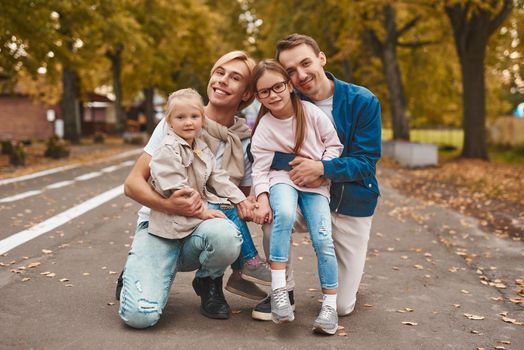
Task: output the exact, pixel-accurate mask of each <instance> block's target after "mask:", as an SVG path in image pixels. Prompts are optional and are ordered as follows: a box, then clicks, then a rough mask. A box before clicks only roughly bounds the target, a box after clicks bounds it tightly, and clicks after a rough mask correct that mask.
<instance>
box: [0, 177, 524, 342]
mask: <svg viewBox="0 0 524 350" xmlns="http://www.w3.org/2000/svg"><path fill="white" fill-rule="evenodd" d="M381 185H382V198H381V203H380V205H379V208H378V211H377V214H376V216H375V219H374V224H373V229H372V236H371V240H370V243H369V254H368V261H367V264H366V270H365V275H364V278H363V281H362V285H361V289H360V292H359V299H358V303H357V307H356V310H355V311H354V313H353V314H352V315H350V316H348V317H344V318H341V319H340V326H343V327H344V329H342V330H340V331H339V332H338V334H337V335H335V336H333V337H325V336H318V335H314V334H312V333H311V324H312V322H313V320H314V318H315V316H316V314H317V313H318V311H319V308H320V303H319V302H318V300H319V299H320V296H321V294H320V288H319V283H318V276H317V272H316V260H315V254H314V252H313V248H312V247H311V244H310V243H309V239H308V238H307V236H305V235H304V234H296V236H295V238H294V239H295V242H296V243H298V245H297V246H295V247H294V249H295V250H296V251H295V259H296V261H295V277H296V282H297V289H296V291H295V296H296V300H297V301H296V305H297V312H296V320H295V322H293V323H291V324H287V325H275V324H273V323H272V322H258V321H253V320H252V319H251V316H250V314H251V308H252V307H253V306H254V304H255V303H254V302H252V301H249V300H247V299H243V298H240V297H237V296H235V295H232V294H229V293H227V292H226V298H227V299H228V301H229V303H230V305H231V307H232V309H233V315H232V317H231V319H230V320H227V321H219V320H210V319H207V318H205V317H203V316H202V315H200V314H199V311H198V308H199V298H198V297H197V296H196V295H195V294H194V292H193V291H192V288H191V280H192V278H193V274H192V273H180V274H178V275H177V276H176V280H175V283H174V285H173V289H172V292H171V297H170V300H169V302H168V305H167V307H166V309H165V311H164V314H163V315H162V319H161V321H160V322H159V324H158V325H157V326H156V327H154V328H152V329H148V330H142V331H139V330H134V329H130V328H128V327H126V326H124V325H123V324H122V322H121V321H120V319H119V317H118V315H117V308H118V303H117V302H116V301H115V300H114V299H113V293H114V286H115V284H114V283H115V280H116V277H117V275H116V274H115V273H116V272H119V271H120V269H121V268H122V265H123V262H124V261H125V258H126V255H127V250H128V249H129V244H130V242H131V237H130V236H131V235H132V234H133V230H134V224H135V222H136V221H135V220H136V217H135V213H136V211H135V210H136V209H137V208H138V206H136V205H134V204H130V202H131V201H130V200H129V199H126V198H124V197H121V198H119V199H118V200H117V201H115V203H114V204H112V205H111V207H110V208H108V207H106V208H100V210H95V211H94V212H93V213H91V214H90V215H92V217H91V216H87V214H86V217H85V218H83V219H82V222H83V223H85V224H84V225H83V226H78V225H77V224H70V225H69V226H68V227H66V228H64V231H65V232H67V235H68V237H72V238H71V244H70V245H68V246H67V247H64V248H62V249H59V248H50V249H52V250H53V251H54V255H51V256H49V255H43V256H42V257H40V258H37V259H36V260H39V261H41V262H42V265H41V266H39V267H38V268H35V269H30V270H29V271H27V273H26V274H25V275H24V277H30V278H31V280H30V281H28V282H22V281H21V279H22V276H18V275H15V274H10V273H9V272H8V271H7V269H5V268H4V269H0V290H1V294H2V298H1V299H0V309H1V310H2V312H1V313H0V324H2V325H3V327H2V330H1V331H0V338H1V339H2V340H1V341H0V349H4V348H5V349H26V348H37V349H93V348H99V349H106V348H112V349H130V348H148V349H173V348H174V349H178V348H180V349H187V348H195V349H220V348H221V349H309V348H314V349H388V350H389V349H413V350H418V349H424V350H426V349H482V348H484V349H494V348H497V349H522V344H524V326H522V325H518V324H516V323H518V322H524V308H523V306H522V304H520V305H519V304H517V303H515V302H512V301H511V299H514V301H517V300H515V298H518V297H519V295H518V294H517V292H518V291H519V290H520V289H522V286H518V285H517V284H516V283H518V279H523V278H524V270H523V269H524V255H523V252H524V250H523V245H522V242H514V241H511V240H503V239H500V238H497V237H493V236H491V235H484V233H483V232H482V231H481V230H480V229H479V228H478V226H477V224H478V223H477V222H476V221H475V220H473V219H470V218H467V217H464V216H461V215H460V214H458V213H456V212H454V211H452V210H449V209H446V208H442V207H438V206H435V205H432V204H428V203H422V202H420V201H417V200H413V199H410V198H407V197H405V196H403V195H401V194H400V193H399V192H397V191H396V190H394V189H392V188H391V187H390V186H388V182H387V179H381ZM101 216H103V217H104V220H103V221H102V220H101V219H100V217H101ZM106 218H107V220H106ZM253 233H254V234H255V235H256V237H255V241H256V242H257V243H258V246H259V247H260V246H261V242H260V240H261V233H260V230H259V229H258V228H256V227H254V226H253ZM486 237H489V239H488V238H486ZM260 251H262V250H261V249H260ZM11 258H14V257H6V258H3V260H2V261H4V260H7V259H11ZM30 261H34V259H33V260H28V261H27V262H19V263H17V265H14V266H18V265H20V264H24V263H29V262H30ZM492 267H493V268H492ZM42 271H52V272H53V273H56V277H55V278H48V277H46V276H42V275H40V273H41V272H42ZM108 271H109V274H108ZM86 272H89V274H88V275H86V274H85V273H86ZM111 272H113V273H111ZM227 274H229V272H227ZM6 276H7V277H6ZM61 277H67V278H69V279H70V281H69V282H67V283H70V284H72V285H74V286H73V287H70V288H66V287H65V286H64V283H60V282H58V279H59V278H61ZM227 277H228V276H227V275H226V276H225V279H224V281H226V280H227ZM498 280H500V281H498ZM497 281H498V282H497ZM490 284H492V286H490ZM502 286H504V287H505V288H502Z"/></svg>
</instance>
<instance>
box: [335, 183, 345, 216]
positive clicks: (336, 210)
mask: <svg viewBox="0 0 524 350" xmlns="http://www.w3.org/2000/svg"><path fill="white" fill-rule="evenodd" d="M344 185H345V184H342V191H341V194H340V200H339V201H338V204H337V209H335V212H336V213H338V210H339V209H340V204H341V203H342V197H343V196H344Z"/></svg>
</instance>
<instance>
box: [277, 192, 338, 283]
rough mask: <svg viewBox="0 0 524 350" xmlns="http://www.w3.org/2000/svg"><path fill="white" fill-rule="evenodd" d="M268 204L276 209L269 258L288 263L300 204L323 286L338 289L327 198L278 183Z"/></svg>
mask: <svg viewBox="0 0 524 350" xmlns="http://www.w3.org/2000/svg"><path fill="white" fill-rule="evenodd" d="M269 203H270V205H271V209H272V210H273V227H272V230H271V238H270V240H269V252H270V254H269V259H270V260H271V261H275V262H287V261H288V259H289V257H288V256H289V248H290V243H291V230H292V229H293V225H294V223H295V217H296V213H297V205H298V206H300V210H301V211H302V214H303V215H304V219H305V220H306V223H307V226H308V230H309V234H310V237H311V242H312V244H313V248H314V249H315V253H316V254H317V264H318V274H319V276H320V285H321V286H322V288H325V289H335V288H337V286H338V267H337V258H336V256H335V246H334V244H333V238H332V237H331V211H330V209H329V201H328V199H327V198H326V197H324V196H322V195H320V194H318V193H312V192H304V191H299V190H297V189H295V188H294V187H292V186H290V185H287V184H276V185H273V186H271V188H270V190H269Z"/></svg>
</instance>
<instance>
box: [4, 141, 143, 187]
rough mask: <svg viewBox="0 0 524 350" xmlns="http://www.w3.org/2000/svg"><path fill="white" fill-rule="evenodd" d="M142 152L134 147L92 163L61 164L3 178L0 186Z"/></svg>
mask: <svg viewBox="0 0 524 350" xmlns="http://www.w3.org/2000/svg"><path fill="white" fill-rule="evenodd" d="M142 152H143V150H142V149H134V150H131V151H127V152H124V153H120V154H117V155H115V156H111V157H107V158H102V159H98V160H96V161H94V162H91V163H86V164H71V165H66V166H61V167H58V168H53V169H48V170H43V171H39V172H36V173H32V174H28V175H24V176H18V177H12V178H10V179H3V180H0V186H2V185H7V184H10V183H13V182H20V181H25V180H29V179H34V178H36V177H41V176H45V175H50V174H54V173H58V172H60V171H65V170H69V169H73V168H78V167H79V166H81V165H89V164H95V163H100V162H105V161H109V160H115V159H119V158H125V157H129V156H133V155H136V154H140V153H142ZM131 162H133V163H134V161H131ZM124 163H126V162H124Z"/></svg>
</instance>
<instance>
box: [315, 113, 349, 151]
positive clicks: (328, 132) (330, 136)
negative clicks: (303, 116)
mask: <svg viewBox="0 0 524 350" xmlns="http://www.w3.org/2000/svg"><path fill="white" fill-rule="evenodd" d="M314 107H316V106H314ZM314 113H316V114H317V115H315V118H314V119H315V122H316V128H317V130H318V132H319V136H320V139H321V140H322V143H323V145H324V148H325V151H324V154H323V155H322V160H330V159H335V158H338V157H340V155H341V154H342V150H343V149H344V146H343V145H342V143H340V140H339V138H338V135H337V131H336V130H335V127H334V126H333V124H331V121H330V120H329V119H328V117H327V116H326V115H325V114H324V112H322V110H320V109H318V108H317V109H315V112H314ZM319 113H320V114H319Z"/></svg>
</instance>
